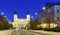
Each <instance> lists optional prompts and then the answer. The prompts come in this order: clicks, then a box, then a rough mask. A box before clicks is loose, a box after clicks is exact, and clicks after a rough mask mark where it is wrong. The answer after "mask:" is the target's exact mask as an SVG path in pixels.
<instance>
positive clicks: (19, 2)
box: [0, 0, 60, 21]
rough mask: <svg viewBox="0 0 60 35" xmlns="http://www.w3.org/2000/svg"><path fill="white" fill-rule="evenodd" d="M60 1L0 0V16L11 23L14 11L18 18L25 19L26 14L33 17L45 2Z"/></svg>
mask: <svg viewBox="0 0 60 35" xmlns="http://www.w3.org/2000/svg"><path fill="white" fill-rule="evenodd" d="M59 1H60V0H0V14H1V12H3V13H4V16H6V18H7V19H8V20H11V21H13V16H14V14H13V13H14V11H17V15H18V18H26V12H27V11H29V12H30V15H31V16H33V17H35V16H36V15H35V13H37V12H40V11H41V10H42V8H43V7H44V5H45V4H46V2H52V3H56V2H59Z"/></svg>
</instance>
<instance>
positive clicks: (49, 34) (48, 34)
mask: <svg viewBox="0 0 60 35" xmlns="http://www.w3.org/2000/svg"><path fill="white" fill-rule="evenodd" d="M30 32H35V33H40V34H45V35H60V32H52V31H43V30H30Z"/></svg>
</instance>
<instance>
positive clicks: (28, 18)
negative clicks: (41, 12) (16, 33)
mask: <svg viewBox="0 0 60 35" xmlns="http://www.w3.org/2000/svg"><path fill="white" fill-rule="evenodd" d="M26 17H27V20H28V21H30V13H29V11H27V13H26Z"/></svg>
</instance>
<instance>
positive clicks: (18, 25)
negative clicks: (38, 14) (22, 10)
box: [12, 11, 30, 28]
mask: <svg viewBox="0 0 60 35" xmlns="http://www.w3.org/2000/svg"><path fill="white" fill-rule="evenodd" d="M29 22H30V13H29V12H27V13H26V18H25V19H21V18H18V15H17V12H16V11H15V12H14V22H12V24H13V27H14V28H15V27H16V28H21V27H26V24H28V23H29Z"/></svg>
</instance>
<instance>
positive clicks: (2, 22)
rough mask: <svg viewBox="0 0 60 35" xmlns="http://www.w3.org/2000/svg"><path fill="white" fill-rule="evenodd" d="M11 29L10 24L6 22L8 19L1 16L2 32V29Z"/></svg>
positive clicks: (0, 25)
mask: <svg viewBox="0 0 60 35" xmlns="http://www.w3.org/2000/svg"><path fill="white" fill-rule="evenodd" d="M8 28H9V23H8V21H7V20H6V18H4V16H0V30H1V29H8Z"/></svg>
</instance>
